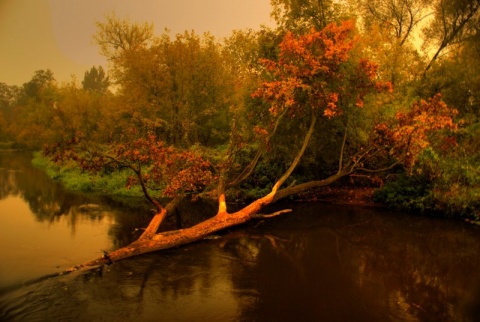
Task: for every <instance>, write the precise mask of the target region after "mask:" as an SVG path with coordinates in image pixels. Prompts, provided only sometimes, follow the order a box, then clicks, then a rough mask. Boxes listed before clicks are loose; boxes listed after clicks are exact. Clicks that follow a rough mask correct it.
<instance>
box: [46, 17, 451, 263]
mask: <svg viewBox="0 0 480 322" xmlns="http://www.w3.org/2000/svg"><path fill="white" fill-rule="evenodd" d="M353 29H354V24H353V22H350V21H347V22H344V23H342V24H340V25H337V24H331V25H328V26H327V27H326V28H325V29H323V30H321V31H317V30H314V29H312V30H311V31H310V32H309V33H306V34H304V35H300V36H294V35H293V34H291V33H287V34H286V35H285V37H284V39H283V41H282V42H281V44H280V47H279V50H280V53H279V59H278V61H273V60H263V61H262V64H263V66H264V68H265V74H264V76H265V81H264V82H263V83H262V84H261V85H260V86H259V88H258V89H257V90H255V91H254V93H253V94H252V96H253V97H254V98H256V99H258V100H261V101H263V102H265V103H266V104H263V105H262V104H260V105H259V106H260V108H261V107H266V110H267V111H266V112H265V114H266V115H268V120H267V122H264V123H261V124H259V125H257V126H254V131H255V133H256V136H255V137H256V138H262V140H261V144H260V148H259V149H258V153H257V154H256V155H255V157H254V158H253V160H252V162H251V163H250V164H249V165H247V166H245V168H244V170H243V171H241V173H240V174H238V173H236V172H235V171H231V164H232V162H231V159H232V158H233V157H234V156H233V155H234V154H235V153H236V152H237V151H239V150H240V149H241V148H237V147H232V146H233V145H236V144H238V141H237V140H236V139H232V140H231V145H232V146H231V148H230V149H228V153H227V154H228V155H227V156H226V157H225V158H224V159H222V160H221V161H220V162H219V163H218V164H212V163H210V162H209V161H206V160H204V159H203V158H202V157H200V156H199V155H196V154H195V153H192V152H189V151H186V150H182V149H179V148H174V147H169V146H167V145H166V144H165V143H164V142H162V141H161V140H159V138H158V137H155V135H153V134H151V135H149V136H148V138H145V139H141V138H140V139H135V140H132V141H131V142H129V143H125V141H124V142H123V143H118V144H113V143H114V142H112V144H111V145H109V146H107V147H104V148H105V149H104V150H103V151H99V150H97V151H95V150H93V149H91V148H90V147H89V146H88V144H85V143H82V142H81V141H82V138H75V139H74V140H71V141H70V142H68V144H66V145H64V146H61V145H56V146H52V147H51V149H50V150H49V152H50V153H52V154H53V155H57V156H58V157H63V156H66V157H68V158H70V159H74V160H76V161H77V162H79V163H80V165H82V166H83V167H84V168H86V169H91V170H98V169H100V168H101V166H104V165H107V164H110V165H115V166H117V167H123V168H129V169H131V170H132V172H133V173H134V175H135V176H134V177H132V178H131V179H130V180H129V184H135V183H138V184H140V186H141V187H142V190H143V192H144V194H145V196H146V198H147V199H148V200H149V201H150V202H151V203H152V204H153V205H155V207H156V214H155V215H154V217H153V218H152V220H151V222H150V224H149V226H148V227H147V228H146V229H145V232H144V233H143V234H142V235H141V236H140V237H139V238H138V240H136V241H135V242H133V243H132V244H130V245H128V246H126V247H123V248H120V249H118V250H115V251H112V252H111V253H109V254H106V255H105V256H104V257H102V258H98V259H96V260H94V261H91V262H89V263H85V264H83V265H81V266H92V265H98V264H103V263H111V262H112V261H113V262H115V261H118V260H121V259H123V258H127V257H131V256H135V255H139V254H143V253H147V252H153V251H158V250H161V249H165V248H171V247H175V246H178V245H182V244H186V243H190V242H193V241H196V240H199V239H202V238H204V237H206V236H208V235H210V234H212V233H214V232H216V231H219V230H222V229H225V228H228V227H232V226H235V225H239V224H242V223H245V222H247V221H249V220H251V219H252V218H256V217H259V216H260V217H263V218H264V217H269V216H272V215H277V214H280V213H284V212H288V211H289V210H288V209H285V210H281V211H279V212H277V213H275V214H272V215H259V212H260V211H261V210H262V208H264V207H265V206H266V205H268V204H271V203H273V202H275V201H277V200H279V199H282V198H285V197H287V196H290V195H293V194H297V193H300V192H303V191H306V190H309V189H312V188H317V187H321V186H326V185H328V184H331V183H332V182H334V181H336V180H338V179H340V178H342V177H344V176H346V175H349V174H352V173H353V172H356V171H381V170H384V169H373V170H370V169H367V168H366V167H365V163H366V161H368V160H369V159H371V158H375V157H378V156H379V155H380V154H381V153H382V152H383V153H385V151H388V148H390V149H392V148H391V147H389V146H388V144H387V143H386V142H387V141H388V142H393V144H394V146H396V147H398V149H400V150H401V149H402V147H401V145H399V144H398V143H397V142H401V141H402V140H401V139H400V138H401V137H403V136H402V134H401V133H403V132H402V131H401V129H403V128H404V127H398V128H392V130H391V131H392V133H393V134H394V136H393V137H392V139H390V136H389V135H387V134H389V133H390V132H388V133H386V132H381V131H376V132H375V131H373V132H372V139H371V140H370V141H369V142H370V143H371V144H370V145H369V146H365V147H362V148H359V149H358V151H356V152H355V153H350V154H349V157H348V158H345V155H344V150H345V146H346V142H347V131H345V135H344V137H343V143H342V144H341V147H340V149H339V150H340V153H339V158H338V171H337V172H336V173H334V174H332V175H331V176H329V177H327V178H324V179H320V180H316V181H309V182H302V183H299V184H296V185H295V183H293V184H291V185H289V186H287V187H282V186H283V185H284V183H285V182H286V180H287V179H288V178H289V177H290V176H291V175H292V173H293V172H294V170H295V169H296V168H297V165H298V164H299V162H300V161H301V160H302V157H303V156H304V154H305V151H306V150H307V147H308V145H309V143H310V140H311V138H312V136H313V134H314V132H315V128H316V124H317V121H318V120H320V119H321V120H323V121H325V122H330V121H331V120H333V119H335V118H338V117H339V116H341V115H342V114H344V113H348V111H349V110H351V109H352V108H354V109H361V108H363V107H364V99H365V97H366V95H367V94H369V93H375V92H379V91H380V92H383V91H389V90H391V86H390V84H389V83H383V82H381V81H379V80H378V79H377V73H376V68H377V66H376V64H375V63H373V62H370V61H368V60H366V59H361V58H360V59H357V58H352V56H351V55H350V54H351V52H352V50H353V48H354V46H355V43H356V41H357V39H356V38H355V36H354V32H353ZM436 111H437V110H435V109H433V110H429V109H427V112H426V113H427V114H428V113H435V112H436ZM414 114H415V113H414ZM415 115H417V116H418V115H420V116H419V117H421V115H422V114H421V113H420V114H418V113H416V114H415ZM426 117H427V119H428V120H429V121H430V120H433V118H432V116H430V115H428V116H426ZM296 119H302V120H305V123H306V124H309V125H308V126H307V127H306V128H305V129H303V130H302V129H300V128H299V129H298V132H300V135H303V140H302V141H301V142H291V146H292V151H293V154H292V156H293V157H292V158H291V160H290V163H289V165H288V166H287V168H286V169H285V171H284V173H283V174H282V175H280V176H279V177H278V178H277V179H276V180H275V181H274V182H273V184H272V188H271V190H270V191H269V192H268V193H266V194H265V195H264V196H262V197H260V198H258V199H256V200H254V201H253V202H251V203H250V204H248V205H247V206H245V207H244V208H243V209H240V210H238V211H235V212H229V211H228V207H227V200H226V190H227V189H228V188H229V187H232V186H235V185H238V184H239V183H240V182H242V181H243V180H245V179H246V178H247V177H248V176H249V175H250V174H251V173H252V171H253V169H255V166H256V164H257V163H258V161H259V159H260V158H261V157H262V155H263V154H264V152H265V151H266V150H267V148H268V145H269V144H270V143H271V140H272V138H273V137H274V136H275V134H276V131H277V129H278V128H279V127H281V126H283V125H284V124H286V123H287V122H289V121H291V120H296ZM403 119H405V122H406V124H404V125H405V126H407V125H408V124H410V123H412V122H413V123H415V122H417V123H419V122H420V123H421V122H422V120H421V119H419V118H416V117H415V116H412V117H401V116H400V117H399V120H400V121H401V120H403ZM445 123H448V122H447V119H445ZM431 129H432V130H434V126H433V125H432V127H431ZM427 132H428V131H427ZM234 134H235V133H233V134H232V137H234V136H235V135H234ZM410 134H411V135H410V137H412V135H413V134H412V133H410ZM395 135H397V136H398V140H396V139H395V138H396V136H395ZM407 136H408V135H407ZM378 138H382V139H383V140H384V141H385V142H381V140H379V139H378ZM388 139H390V140H388ZM295 147H298V149H297V150H295V149H296V148H295ZM411 147H413V145H412V146H411ZM78 148H80V150H79V149H78ZM392 155H394V154H392ZM403 160H406V159H405V158H404V159H403ZM396 163H397V162H395V161H393V162H392V164H391V165H390V166H389V167H391V166H393V165H394V164H396ZM389 167H387V168H389ZM160 182H163V184H159V183H160ZM152 187H156V188H158V189H161V190H163V196H166V197H170V198H171V201H170V203H167V204H164V203H162V201H161V199H160V198H154V197H153V196H152V195H151V194H150V193H149V191H150V190H149V189H152ZM189 194H197V195H199V194H200V195H204V196H205V195H210V196H212V195H213V196H216V198H217V200H218V211H217V213H216V214H215V215H214V216H213V217H212V218H210V219H208V220H206V221H203V222H201V223H199V224H197V225H195V226H192V227H188V228H185V229H180V230H175V231H167V232H157V230H158V228H159V226H160V224H161V223H162V221H163V219H164V218H165V216H166V214H167V213H168V212H169V211H173V209H174V208H175V207H176V205H177V204H178V202H179V200H181V199H182V198H184V197H185V196H187V195H189ZM81 266H79V267H81ZM79 267H76V268H79ZM76 268H75V269H76Z"/></svg>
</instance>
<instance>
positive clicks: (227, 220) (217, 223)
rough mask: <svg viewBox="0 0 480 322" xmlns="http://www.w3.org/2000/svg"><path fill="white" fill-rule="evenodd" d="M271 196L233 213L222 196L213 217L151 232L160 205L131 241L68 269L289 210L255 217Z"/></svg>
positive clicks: (171, 244)
mask: <svg viewBox="0 0 480 322" xmlns="http://www.w3.org/2000/svg"><path fill="white" fill-rule="evenodd" d="M274 197H275V192H271V193H270V194H268V195H267V196H265V197H263V198H260V199H257V200H255V201H254V202H252V203H251V204H249V205H248V206H246V207H244V208H243V209H241V210H239V211H237V212H234V213H228V212H227V211H226V206H225V201H224V200H223V199H222V198H223V196H222V197H221V198H220V201H219V204H220V206H219V211H218V213H217V214H216V215H215V216H214V217H212V218H210V219H208V220H205V221H203V222H201V223H199V224H197V225H194V226H192V227H189V228H185V229H179V230H173V231H167V232H162V233H156V234H151V233H150V232H151V231H152V229H151V226H152V225H155V226H156V225H157V223H158V219H160V218H164V217H165V212H166V209H165V208H163V209H162V210H161V211H160V212H159V213H157V214H156V215H155V216H154V217H153V218H152V221H151V222H150V224H149V227H147V229H146V231H145V232H144V233H143V234H142V236H140V237H139V238H138V239H137V240H136V241H134V242H133V243H131V244H129V245H127V246H125V247H122V248H120V249H117V250H114V251H112V252H110V253H108V254H105V255H104V256H102V257H100V258H97V259H95V260H93V261H90V262H87V263H84V264H81V265H79V266H75V267H73V268H71V269H69V270H68V271H69V272H70V271H75V270H78V269H80V268H83V267H92V266H98V265H103V264H111V263H112V262H116V261H119V260H122V259H125V258H129V257H133V256H137V255H141V254H146V253H150V252H155V251H158V250H163V249H168V248H173V247H177V246H181V245H185V244H189V243H192V242H195V241H198V240H201V239H203V238H205V237H207V236H209V235H211V234H213V233H215V232H218V231H220V230H223V229H226V228H229V227H233V226H236V225H240V224H243V223H245V222H247V221H249V220H250V219H252V218H259V217H272V216H273V215H279V214H282V213H285V212H289V211H291V210H290V209H285V210H281V211H278V212H276V213H274V214H273V215H272V214H270V215H265V216H259V215H258V213H259V211H260V210H261V208H262V207H264V206H266V205H268V204H270V203H272V202H273V201H274V200H275V198H274ZM147 232H148V233H147Z"/></svg>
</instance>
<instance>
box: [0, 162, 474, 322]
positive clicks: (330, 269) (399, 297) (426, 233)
mask: <svg viewBox="0 0 480 322" xmlns="http://www.w3.org/2000/svg"><path fill="white" fill-rule="evenodd" d="M27 168H28V167H27ZM27 168H25V169H24V171H25V172H26V171H30V170H28V169H27ZM2 176H3V174H2ZM2 178H3V177H2ZM5 178H11V177H8V176H6V177H5ZM17 179H18V178H17V177H16V179H15V180H16V181H15V182H17V183H16V184H14V185H13V186H15V189H10V190H9V191H17V192H16V194H15V193H10V194H9V196H8V197H6V198H4V199H3V200H0V205H1V204H2V202H7V201H8V202H12V200H13V201H15V200H16V201H15V202H19V203H20V204H21V201H22V199H21V198H20V197H19V196H25V195H26V192H25V190H26V189H25V188H22V185H20V184H18V182H20V181H19V180H17ZM8 180H11V179H8ZM2 182H7V181H2ZM8 182H11V181H8ZM9 184H10V183H9ZM10 185H11V184H10ZM37 185H38V184H37ZM11 186H12V185H11ZM45 189H46V190H47V191H51V190H53V189H57V188H52V187H46V188H45ZM48 189H50V190H48ZM41 190H42V189H38V190H37V191H38V193H39V194H41V193H42V192H41ZM56 193H58V194H60V195H61V194H62V193H65V192H62V191H61V189H59V190H58V191H57V192H56ZM15 198H17V199H15ZM73 198H79V199H81V198H84V197H78V196H77V197H76V196H73ZM42 200H44V199H42ZM57 202H58V204H59V205H62V204H66V203H68V201H66V202H64V201H61V199H60V200H59V201H57ZM88 202H90V201H88ZM82 203H85V202H84V201H83V200H82ZM80 204H81V203H75V202H72V203H71V204H70V205H69V206H68V207H67V206H66V207H65V208H64V209H65V210H64V211H62V212H61V213H62V214H59V215H52V214H51V213H50V214H49V215H41V216H40V215H38V214H35V215H32V214H30V213H29V212H28V211H27V210H28V207H30V206H26V205H25V204H24V206H23V208H22V207H21V206H19V205H16V206H15V207H16V208H15V209H16V216H17V217H16V218H15V221H14V222H17V223H18V220H20V219H21V218H23V217H22V213H24V212H25V213H26V214H27V215H28V216H35V218H37V217H41V218H43V219H41V220H37V221H36V223H37V224H38V225H40V226H36V227H34V228H32V229H34V230H36V232H35V234H36V235H35V236H39V235H38V234H40V233H39V232H38V231H37V230H39V231H42V230H45V225H47V226H48V225H49V227H50V228H48V229H49V230H47V232H50V234H45V235H43V236H42V238H43V239H45V240H49V239H50V238H51V237H48V236H49V235H55V236H57V238H58V239H55V245H54V246H51V256H52V258H50V259H49V260H48V261H47V262H48V263H50V264H51V263H56V264H57V265H58V261H59V259H61V258H62V256H61V254H65V253H68V252H69V251H70V250H66V249H63V250H59V249H60V248H61V247H60V246H59V245H64V244H65V245H66V246H73V247H74V248H73V249H75V251H74V253H82V254H83V255H84V256H85V257H86V259H91V253H93V252H95V251H98V249H100V248H101V247H117V246H120V245H124V244H126V243H128V242H129V241H130V240H131V239H132V238H133V237H132V235H134V234H133V233H134V231H135V228H136V227H142V225H143V224H142V223H143V222H146V221H147V220H148V217H149V213H148V211H146V212H144V211H138V210H134V209H129V210H128V211H124V212H122V211H119V210H118V209H115V208H109V207H110V206H108V204H104V203H102V204H101V205H102V211H101V212H100V213H99V214H95V215H93V217H91V216H90V215H89V214H82V213H81V212H79V211H78V207H79V205H80ZM29 205H30V203H29ZM12 207H13V206H12ZM42 207H43V208H42V209H45V207H44V206H42ZM288 207H290V205H288ZM292 207H293V209H294V211H293V213H291V214H285V215H282V216H280V217H276V218H272V219H269V220H265V221H255V222H251V223H249V224H247V225H244V226H242V227H238V228H235V229H231V230H229V231H226V232H223V233H222V234H221V238H219V239H215V240H205V241H202V242H199V243H196V244H192V245H189V246H186V247H181V248H177V249H172V250H168V251H163V252H158V253H153V254H148V255H144V256H141V257H137V258H133V259H128V260H124V261H121V262H118V263H115V264H114V265H112V266H109V267H103V268H101V269H97V270H93V271H88V272H82V273H78V274H76V275H67V276H63V277H56V278H49V279H45V280H42V281H41V282H38V283H34V284H30V285H24V286H22V287H16V288H10V289H8V290H5V289H4V290H3V291H2V290H0V320H1V321H10V320H13V321H32V320H33V321H35V320H40V321H42V320H75V321H99V320H101V321H102V320H103V321H203V320H208V321H382V322H383V321H479V320H480V312H479V311H478V310H479V309H478V308H479V307H480V301H479V300H480V271H479V270H478V267H480V256H479V255H480V254H479V253H480V250H479V248H478V245H479V243H480V227H477V226H472V225H468V224H464V223H462V222H451V221H447V220H443V219H442V220H435V219H433V218H424V217H414V216H409V215H405V214H400V213H391V212H388V211H384V210H380V209H367V208H355V207H339V206H330V205H325V204H295V205H293V206H292ZM25 209H27V210H25ZM201 209H203V211H202V210H201ZM214 210H215V209H214V206H213V205H210V204H196V205H192V204H184V205H182V207H181V208H180V210H179V216H174V217H172V220H171V221H170V222H169V223H168V224H167V226H166V227H164V229H167V228H174V227H177V226H182V225H183V226H187V225H191V224H193V223H194V222H195V221H198V220H202V219H203V218H204V217H205V216H209V215H210V214H211V213H213V212H214ZM0 213H1V212H0ZM185 213H193V214H195V216H193V217H186V216H183V214H185ZM0 217H2V216H1V215H0ZM26 218H27V217H26ZM51 218H54V219H53V220H52V219H51ZM139 218H140V219H139ZM22 220H23V219H22ZM69 220H70V221H74V222H75V224H73V223H68V221H69ZM11 224H12V225H13V224H14V223H11ZM25 224H26V223H24V222H20V223H19V224H18V225H23V226H24V225H25ZM62 225H69V227H71V226H72V225H74V226H76V227H77V230H76V231H75V236H77V237H76V239H72V238H71V236H65V235H64V232H61V230H60V231H56V230H55V229H56V228H55V227H58V226H62ZM1 227H2V225H0V229H1ZM69 233H70V234H71V233H72V232H71V230H69ZM0 236H3V238H5V237H4V236H5V235H3V233H2V234H1V235H0ZM79 236H84V237H81V238H84V239H82V240H81V241H80V240H79V239H78V238H80V237H79ZM96 236H97V237H96ZM81 238H80V239H81ZM96 238H97V239H96ZM92 239H93V240H94V243H93V245H92V244H90V242H91V240H92ZM102 240H103V241H102ZM102 243H105V245H104V246H100V245H101V244H102ZM32 245H33V246H34V247H38V246H39V245H41V247H46V246H45V244H43V243H38V242H37V243H34V244H32ZM91 246H92V247H91ZM2 251H3V252H4V251H5V250H2ZM16 251H17V253H18V252H19V250H18V249H17V250H16ZM36 253H39V250H38V249H36V250H33V251H31V252H25V253H22V256H21V258H27V259H28V260H27V261H33V262H34V263H35V265H36V266H42V265H44V266H45V265H46V262H45V260H44V259H42V258H41V257H38V258H37V257H35V254H36ZM46 253H47V252H45V251H44V250H43V249H42V251H41V254H42V257H44V256H45V254H46ZM25 254H26V255H28V256H25V257H24V256H23V255H25ZM17 255H18V254H17ZM4 256H5V253H2V264H0V268H1V267H2V265H3V267H5V265H4V261H3V259H4V258H5V257H4ZM76 256H79V255H78V254H77V255H76ZM11 258H12V259H11V260H17V261H19V259H18V256H17V259H15V257H14V256H13V255H12V257H11ZM54 258H55V259H54ZM55 261H56V262H55ZM69 261H71V258H70V259H69ZM78 262H81V261H77V262H76V263H74V264H77V263H78ZM50 264H49V265H50ZM60 264H61V265H63V264H62V263H60ZM16 267H17V270H16V272H15V273H16V274H17V275H16V276H17V278H18V274H19V272H18V267H22V265H17V266H16ZM49 270H50V271H51V267H49ZM49 270H45V271H47V272H48V271H49ZM9 274H13V273H11V272H10V273H9ZM42 274H43V273H42ZM42 274H40V272H39V271H38V270H37V271H34V274H33V276H36V277H38V276H41V275H42ZM0 276H2V277H3V276H5V274H4V273H3V272H0Z"/></svg>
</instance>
